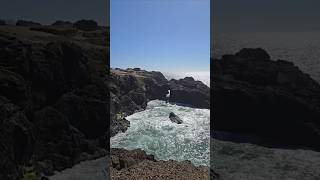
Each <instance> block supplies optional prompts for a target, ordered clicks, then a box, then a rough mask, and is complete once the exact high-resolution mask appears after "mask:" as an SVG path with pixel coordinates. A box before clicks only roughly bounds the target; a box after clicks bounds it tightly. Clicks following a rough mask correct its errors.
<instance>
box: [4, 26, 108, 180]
mask: <svg viewBox="0 0 320 180" xmlns="http://www.w3.org/2000/svg"><path fill="white" fill-rule="evenodd" d="M26 26H28V25H27V24H26ZM100 38H101V37H100ZM53 39H54V40H53ZM101 39H103V38H101ZM108 56H109V55H108V49H107V48H106V47H104V46H102V44H101V45H96V44H93V43H88V42H86V41H80V40H78V39H77V38H73V37H61V36H58V35H53V34H51V33H45V32H35V31H33V30H32V29H31V28H29V27H20V26H19V27H16V26H3V27H1V28H0V112H1V113H0V114H1V115H0V117H1V118H0V150H1V151H0V158H1V162H0V168H1V173H0V179H8V180H11V179H20V178H21V177H22V172H23V169H26V168H28V167H32V168H33V169H35V171H36V172H38V173H41V174H45V175H51V174H53V172H54V170H58V171H59V170H62V169H65V168H69V167H71V166H73V165H74V164H76V163H78V162H80V161H82V160H86V159H92V158H96V157H100V156H103V155H106V153H107V150H108V149H106V148H107V147H109V146H108V144H107V142H108V130H109V123H107V122H108V111H109V102H108V88H107V70H106V68H105V67H106V64H107V58H108Z"/></svg>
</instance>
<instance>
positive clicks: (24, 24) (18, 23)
mask: <svg viewBox="0 0 320 180" xmlns="http://www.w3.org/2000/svg"><path fill="white" fill-rule="evenodd" d="M16 25H17V26H28V27H31V26H41V24H40V23H37V22H33V21H25V20H18V21H17V22H16Z"/></svg>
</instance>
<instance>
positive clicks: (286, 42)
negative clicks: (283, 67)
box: [211, 32, 320, 82]
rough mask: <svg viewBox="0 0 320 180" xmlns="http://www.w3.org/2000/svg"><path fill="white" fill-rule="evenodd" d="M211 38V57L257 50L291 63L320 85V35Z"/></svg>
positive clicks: (242, 35)
mask: <svg viewBox="0 0 320 180" xmlns="http://www.w3.org/2000/svg"><path fill="white" fill-rule="evenodd" d="M213 39H214V43H213V44H214V45H213V46H214V47H213V49H212V50H211V54H212V56H213V57H214V58H219V57H221V56H222V55H224V54H233V53H235V52H238V51H239V50H240V49H242V48H258V47H261V48H263V49H265V50H267V52H268V53H269V54H270V55H271V57H272V59H274V60H277V59H282V60H287V61H291V62H293V63H295V65H297V66H298V67H299V68H300V69H301V70H302V71H303V72H305V73H308V74H310V75H311V77H312V78H313V79H315V80H316V81H318V82H320V50H319V45H320V32H267V33H263V32H259V33H224V34H221V33H220V34H217V35H216V36H214V37H213Z"/></svg>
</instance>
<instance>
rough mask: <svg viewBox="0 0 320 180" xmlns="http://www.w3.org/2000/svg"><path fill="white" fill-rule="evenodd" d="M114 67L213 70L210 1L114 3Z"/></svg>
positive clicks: (122, 0)
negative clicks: (211, 64) (211, 65)
mask: <svg viewBox="0 0 320 180" xmlns="http://www.w3.org/2000/svg"><path fill="white" fill-rule="evenodd" d="M110 3H111V4H110V8H111V11H110V13H111V14H110V28H111V59H110V61H111V62H110V64H111V67H120V68H127V67H140V68H143V69H146V70H159V71H166V72H172V71H173V72H174V71H209V69H210V68H209V62H210V57H209V56H210V0H111V1H110Z"/></svg>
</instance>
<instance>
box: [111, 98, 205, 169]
mask: <svg viewBox="0 0 320 180" xmlns="http://www.w3.org/2000/svg"><path fill="white" fill-rule="evenodd" d="M170 112H174V113H175V114H176V115H178V116H179V117H180V118H181V119H182V120H183V123H182V124H176V123H173V122H171V121H170V119H169V113H170ZM127 119H128V120H129V121H130V128H128V130H127V131H126V132H125V133H118V134H117V135H116V136H114V137H112V138H111V147H113V148H124V149H129V150H132V149H137V148H141V149H143V150H145V151H146V152H147V154H153V155H155V158H156V159H158V160H169V159H173V160H177V161H183V160H190V161H191V162H192V163H193V164H195V165H207V166H209V160H210V159H209V158H210V145H209V141H210V110H209V109H196V108H190V107H184V106H178V105H173V104H169V103H166V102H165V101H160V100H153V101H150V102H149V103H148V106H147V108H146V110H144V111H141V112H138V113H135V114H133V115H131V116H128V117H127Z"/></svg>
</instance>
